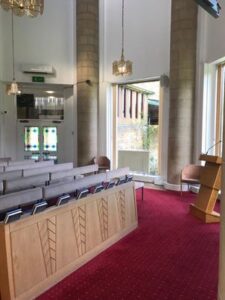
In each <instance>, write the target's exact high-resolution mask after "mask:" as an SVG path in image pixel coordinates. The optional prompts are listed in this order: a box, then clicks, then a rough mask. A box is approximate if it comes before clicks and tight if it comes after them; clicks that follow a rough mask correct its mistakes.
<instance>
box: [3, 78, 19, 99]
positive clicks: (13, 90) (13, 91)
mask: <svg viewBox="0 0 225 300" xmlns="http://www.w3.org/2000/svg"><path fill="white" fill-rule="evenodd" d="M6 93H7V95H9V96H11V95H19V94H21V91H20V90H19V87H18V84H17V82H16V81H15V80H14V81H12V82H11V83H10V84H8V85H7V86H6Z"/></svg>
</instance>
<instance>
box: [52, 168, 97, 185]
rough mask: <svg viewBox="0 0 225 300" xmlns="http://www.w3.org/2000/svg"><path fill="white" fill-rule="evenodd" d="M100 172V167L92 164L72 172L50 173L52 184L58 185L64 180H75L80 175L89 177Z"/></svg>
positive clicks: (71, 170) (74, 169)
mask: <svg viewBox="0 0 225 300" xmlns="http://www.w3.org/2000/svg"><path fill="white" fill-rule="evenodd" d="M96 172H98V165H97V164H92V165H88V166H83V167H77V168H73V169H70V170H64V171H60V172H51V173H50V183H51V184H52V183H57V182H60V181H62V180H65V179H67V180H71V181H72V180H73V179H75V178H76V177H77V176H79V175H87V174H90V173H96Z"/></svg>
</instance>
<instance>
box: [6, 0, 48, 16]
mask: <svg viewBox="0 0 225 300" xmlns="http://www.w3.org/2000/svg"><path fill="white" fill-rule="evenodd" d="M0 5H1V7H2V8H3V9H5V10H10V9H12V11H13V13H14V14H15V15H17V16H23V15H27V16H29V17H37V16H38V15H39V14H40V15H42V14H43V11H44V0H0Z"/></svg>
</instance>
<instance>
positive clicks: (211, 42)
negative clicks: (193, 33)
mask: <svg viewBox="0 0 225 300" xmlns="http://www.w3.org/2000/svg"><path fill="white" fill-rule="evenodd" d="M219 3H220V5H221V7H222V10H221V15H220V17H219V18H218V19H215V18H213V17H211V16H210V15H209V14H207V13H206V12H204V14H205V15H206V19H207V21H206V28H205V30H206V53H205V60H206V62H213V61H215V60H217V59H220V58H222V57H225V42H224V26H225V0H220V1H219Z"/></svg>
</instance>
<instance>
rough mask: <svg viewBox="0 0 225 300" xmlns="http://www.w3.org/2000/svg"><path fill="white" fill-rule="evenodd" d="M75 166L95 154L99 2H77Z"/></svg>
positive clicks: (86, 0)
mask: <svg viewBox="0 0 225 300" xmlns="http://www.w3.org/2000/svg"><path fill="white" fill-rule="evenodd" d="M76 3H77V7H76V19H77V143H78V145H77V146H78V165H85V164H87V163H89V162H90V160H91V159H92V158H93V157H94V156H96V155H97V134H98V96H99V95H98V86H99V83H98V82H99V25H98V22H99V2H98V0H77V1H76Z"/></svg>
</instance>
